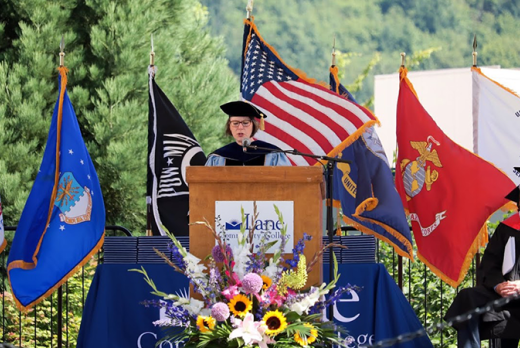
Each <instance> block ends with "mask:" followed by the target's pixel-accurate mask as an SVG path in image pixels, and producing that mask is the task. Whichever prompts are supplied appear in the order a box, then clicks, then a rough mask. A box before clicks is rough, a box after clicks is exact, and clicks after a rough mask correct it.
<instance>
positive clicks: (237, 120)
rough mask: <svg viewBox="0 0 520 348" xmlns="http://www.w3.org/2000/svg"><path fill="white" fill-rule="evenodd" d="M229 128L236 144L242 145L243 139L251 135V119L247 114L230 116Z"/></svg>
mask: <svg viewBox="0 0 520 348" xmlns="http://www.w3.org/2000/svg"><path fill="white" fill-rule="evenodd" d="M229 129H230V130H231V135H233V138H235V141H236V142H237V143H238V145H242V141H243V140H244V139H246V138H250V137H251V133H252V132H253V121H252V120H251V119H250V118H249V117H247V116H231V117H230V118H229Z"/></svg>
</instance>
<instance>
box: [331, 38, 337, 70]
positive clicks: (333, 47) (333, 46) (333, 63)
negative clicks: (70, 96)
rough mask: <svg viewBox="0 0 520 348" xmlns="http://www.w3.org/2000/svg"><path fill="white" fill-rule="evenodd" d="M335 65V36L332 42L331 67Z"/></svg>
mask: <svg viewBox="0 0 520 348" xmlns="http://www.w3.org/2000/svg"><path fill="white" fill-rule="evenodd" d="M334 65H336V35H334V40H333V41H332V66H334Z"/></svg>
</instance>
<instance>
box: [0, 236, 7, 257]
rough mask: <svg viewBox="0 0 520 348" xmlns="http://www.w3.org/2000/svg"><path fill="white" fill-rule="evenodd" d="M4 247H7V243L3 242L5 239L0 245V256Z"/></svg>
mask: <svg viewBox="0 0 520 348" xmlns="http://www.w3.org/2000/svg"><path fill="white" fill-rule="evenodd" d="M6 246H7V241H6V240H5V237H4V240H3V241H2V244H0V254H1V253H2V251H4V249H5V247H6Z"/></svg>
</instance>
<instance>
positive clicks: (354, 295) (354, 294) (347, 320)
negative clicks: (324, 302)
mask: <svg viewBox="0 0 520 348" xmlns="http://www.w3.org/2000/svg"><path fill="white" fill-rule="evenodd" d="M350 294H352V298H347V299H341V298H340V299H339V300H338V301H337V302H336V303H334V319H336V320H338V321H340V322H342V323H350V322H352V321H354V320H356V319H357V318H358V317H359V315H360V313H358V314H356V315H355V316H353V317H350V318H347V317H344V316H343V315H341V313H340V312H339V311H338V306H337V304H338V302H359V295H358V294H357V292H355V291H354V290H350Z"/></svg>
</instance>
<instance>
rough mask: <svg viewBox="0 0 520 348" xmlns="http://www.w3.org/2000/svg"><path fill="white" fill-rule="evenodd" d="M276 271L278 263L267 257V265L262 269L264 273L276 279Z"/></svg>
mask: <svg viewBox="0 0 520 348" xmlns="http://www.w3.org/2000/svg"><path fill="white" fill-rule="evenodd" d="M278 271H279V269H278V265H277V264H276V263H273V258H272V257H271V258H270V259H269V265H268V266H267V267H266V268H265V269H264V275H266V276H268V277H269V278H271V279H273V280H274V279H276V275H277V274H278Z"/></svg>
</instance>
